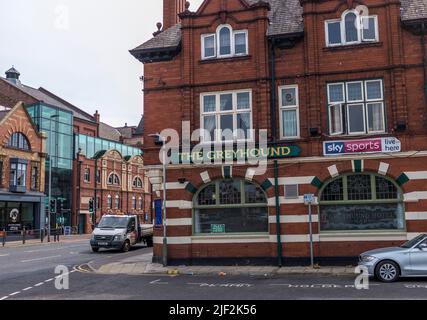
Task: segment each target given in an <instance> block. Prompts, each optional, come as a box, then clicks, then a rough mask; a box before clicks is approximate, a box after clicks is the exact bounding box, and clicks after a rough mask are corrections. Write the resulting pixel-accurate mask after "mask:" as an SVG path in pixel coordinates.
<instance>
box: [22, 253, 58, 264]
mask: <svg viewBox="0 0 427 320" xmlns="http://www.w3.org/2000/svg"><path fill="white" fill-rule="evenodd" d="M59 257H61V255H57V256H49V257H43V258H37V259H28V260H22V261H21V262H23V263H25V262H32V261H40V260H46V259H52V258H59Z"/></svg>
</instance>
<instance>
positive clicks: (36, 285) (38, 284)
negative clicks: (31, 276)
mask: <svg viewBox="0 0 427 320" xmlns="http://www.w3.org/2000/svg"><path fill="white" fill-rule="evenodd" d="M43 284H44V282H39V283H37V284H35V285H34V287H40V286H42V285H43Z"/></svg>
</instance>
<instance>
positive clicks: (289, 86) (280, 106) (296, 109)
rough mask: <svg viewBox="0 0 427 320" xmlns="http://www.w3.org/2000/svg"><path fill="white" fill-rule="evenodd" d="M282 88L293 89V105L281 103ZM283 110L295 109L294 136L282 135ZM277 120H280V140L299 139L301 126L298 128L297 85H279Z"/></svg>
mask: <svg viewBox="0 0 427 320" xmlns="http://www.w3.org/2000/svg"><path fill="white" fill-rule="evenodd" d="M284 89H295V102H296V105H294V106H284V105H283V94H282V91H283V90H284ZM283 110H291V111H292V110H295V111H296V119H297V135H296V136H292V137H291V136H289V137H287V136H285V135H284V127H283V114H282V111H283ZM279 121H280V139H282V140H291V139H299V138H300V137H301V131H300V130H301V128H300V114H299V89H298V85H296V84H293V85H285V86H280V87H279Z"/></svg>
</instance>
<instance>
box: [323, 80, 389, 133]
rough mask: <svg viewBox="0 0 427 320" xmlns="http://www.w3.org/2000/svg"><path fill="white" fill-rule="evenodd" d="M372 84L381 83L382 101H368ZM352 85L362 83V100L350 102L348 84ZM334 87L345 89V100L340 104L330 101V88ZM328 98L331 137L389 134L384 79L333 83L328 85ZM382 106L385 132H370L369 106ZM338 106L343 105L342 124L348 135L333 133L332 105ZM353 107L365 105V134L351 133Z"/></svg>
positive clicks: (341, 111)
mask: <svg viewBox="0 0 427 320" xmlns="http://www.w3.org/2000/svg"><path fill="white" fill-rule="evenodd" d="M372 82H379V83H380V88H381V98H380V99H378V98H377V99H368V90H367V87H368V83H372ZM351 83H361V84H362V86H361V87H362V91H363V92H362V97H363V98H362V100H354V101H353V100H352V101H349V100H348V84H351ZM334 85H341V86H343V87H344V88H345V89H343V90H344V92H343V93H344V97H343V98H344V100H343V101H341V102H339V101H337V102H331V101H330V100H331V99H330V90H329V88H330V87H331V86H334ZM327 97H328V106H327V107H328V117H329V119H328V123H329V132H328V134H329V136H338V135H343V136H355V135H369V134H379V133H386V132H387V123H386V110H385V101H384V80H383V79H368V80H358V81H348V82H333V83H328V84H327ZM375 103H378V104H381V106H382V118H383V119H382V120H383V128H384V129H383V130H375V131H371V130H369V119H368V105H370V104H375ZM332 104H334V105H338V104H341V109H340V113H341V123H342V129H343V131H344V128H346V131H347V132H346V133H344V132H340V133H338V132H336V133H331V128H332V117H331V107H330V106H331V105H332ZM352 105H363V123H364V128H365V131H364V132H350V121H349V119H350V118H349V106H352ZM343 106H344V107H345V111H343ZM344 112H345V116H346V119H345V123H344V119H343V115H344Z"/></svg>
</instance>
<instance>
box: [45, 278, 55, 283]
mask: <svg viewBox="0 0 427 320" xmlns="http://www.w3.org/2000/svg"><path fill="white" fill-rule="evenodd" d="M51 281H53V278H50V279H47V280H45V281H44V282H46V283H47V282H51Z"/></svg>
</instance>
